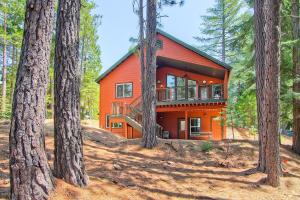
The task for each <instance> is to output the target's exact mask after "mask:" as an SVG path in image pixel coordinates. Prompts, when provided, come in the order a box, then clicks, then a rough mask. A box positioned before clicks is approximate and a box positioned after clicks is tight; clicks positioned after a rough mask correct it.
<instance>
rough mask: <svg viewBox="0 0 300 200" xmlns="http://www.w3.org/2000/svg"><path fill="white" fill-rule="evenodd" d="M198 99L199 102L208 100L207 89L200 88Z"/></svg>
mask: <svg viewBox="0 0 300 200" xmlns="http://www.w3.org/2000/svg"><path fill="white" fill-rule="evenodd" d="M200 97H201V100H207V99H208V87H200Z"/></svg>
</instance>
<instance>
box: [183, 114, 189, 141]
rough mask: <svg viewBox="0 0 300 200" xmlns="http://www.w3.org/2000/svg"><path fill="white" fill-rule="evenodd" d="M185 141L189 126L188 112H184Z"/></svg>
mask: <svg viewBox="0 0 300 200" xmlns="http://www.w3.org/2000/svg"><path fill="white" fill-rule="evenodd" d="M184 114H185V139H186V140H187V139H188V132H189V128H188V127H189V126H188V112H187V111H185V113H184Z"/></svg>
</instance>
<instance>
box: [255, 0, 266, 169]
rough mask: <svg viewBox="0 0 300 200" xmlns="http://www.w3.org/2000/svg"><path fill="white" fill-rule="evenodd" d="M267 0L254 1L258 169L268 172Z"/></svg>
mask: <svg viewBox="0 0 300 200" xmlns="http://www.w3.org/2000/svg"><path fill="white" fill-rule="evenodd" d="M264 1H265V0H255V2H254V27H255V69H256V102H257V120H258V121H257V124H258V135H259V159H258V165H257V169H258V170H259V171H261V172H266V128H265V124H266V123H265V122H266V118H265V117H266V116H265V115H264V95H265V92H264V79H265V67H264V62H265V61H264V58H265V32H264V24H265V20H264V11H263V6H264Z"/></svg>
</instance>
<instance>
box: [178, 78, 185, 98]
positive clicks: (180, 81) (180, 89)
mask: <svg viewBox="0 0 300 200" xmlns="http://www.w3.org/2000/svg"><path fill="white" fill-rule="evenodd" d="M176 86H177V88H176V92H177V94H176V99H177V100H182V99H185V78H180V77H176Z"/></svg>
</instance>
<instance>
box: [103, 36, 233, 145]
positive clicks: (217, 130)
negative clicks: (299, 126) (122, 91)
mask: <svg viewBox="0 0 300 200" xmlns="http://www.w3.org/2000/svg"><path fill="white" fill-rule="evenodd" d="M158 39H160V40H162V41H163V49H159V50H158V51H157V55H158V56H161V57H166V58H171V59H175V60H181V61H183V62H188V63H193V64H197V65H201V66H207V67H211V68H214V69H218V70H223V71H225V77H224V79H218V78H213V77H209V76H205V75H201V74H197V73H192V72H187V71H184V70H180V69H176V68H173V67H172V66H161V67H159V68H158V69H157V80H160V81H161V83H160V84H157V88H160V87H165V86H166V76H167V74H171V75H174V76H178V77H187V78H188V79H191V80H196V81H197V86H199V85H202V83H203V81H204V80H205V81H206V82H207V83H208V84H224V94H225V98H226V97H227V84H228V76H229V71H228V70H227V69H225V68H224V67H222V66H220V65H218V64H216V63H215V62H213V61H211V60H209V59H207V58H205V57H203V56H201V55H198V54H197V53H195V52H193V51H191V50H188V49H186V48H185V47H183V46H181V45H180V44H178V43H176V42H174V41H172V40H171V39H169V38H167V37H165V36H163V35H160V34H158ZM140 77H141V74H140V64H139V58H138V55H136V54H132V55H130V56H129V57H128V58H127V59H125V60H124V61H122V62H121V63H120V64H119V65H118V67H116V68H114V69H113V70H112V71H111V72H110V73H108V74H107V75H106V76H105V77H103V78H101V80H100V81H99V85H100V87H99V89H100V97H99V99H100V101H99V102H100V103H99V127H100V128H102V129H106V130H109V131H111V132H113V133H114V134H117V135H120V136H122V137H127V138H139V137H141V133H140V132H139V131H137V130H136V129H134V128H132V127H131V126H130V125H129V124H127V123H126V122H125V120H124V118H123V119H122V118H114V119H113V120H111V122H122V123H123V127H122V128H120V129H112V128H111V127H109V128H106V127H105V116H106V114H111V113H112V103H113V102H121V103H123V104H130V103H131V102H132V101H134V100H135V99H136V98H138V97H140V96H141V78H140ZM128 82H130V83H132V84H133V95H132V97H130V98H116V92H115V86H116V84H117V83H128ZM197 88H198V87H197ZM197 93H198V90H197ZM196 108H197V109H194V110H193V109H192V108H188V107H186V108H185V107H180V108H176V107H172V108H168V107H164V108H157V122H158V124H160V125H161V126H163V127H164V129H165V130H168V131H169V132H170V136H171V138H177V132H178V119H179V118H185V111H187V110H188V118H190V117H200V118H201V122H202V127H201V131H203V132H211V117H220V116H221V114H220V113H221V111H222V109H224V108H225V105H216V106H214V105H210V106H201V107H196ZM195 110H197V111H195ZM223 117H225V116H223ZM213 129H214V133H213V135H212V139H214V140H220V139H222V138H224V137H225V136H226V127H223V128H222V127H221V124H220V123H215V122H214V123H213ZM222 130H223V131H222ZM190 139H207V138H203V137H193V138H190Z"/></svg>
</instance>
